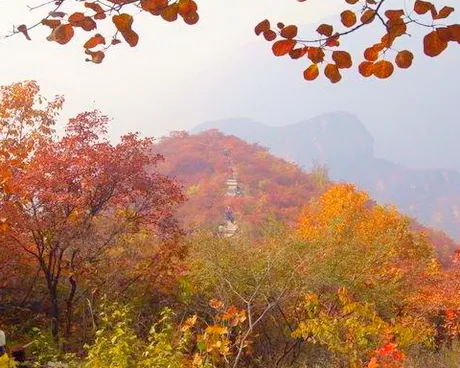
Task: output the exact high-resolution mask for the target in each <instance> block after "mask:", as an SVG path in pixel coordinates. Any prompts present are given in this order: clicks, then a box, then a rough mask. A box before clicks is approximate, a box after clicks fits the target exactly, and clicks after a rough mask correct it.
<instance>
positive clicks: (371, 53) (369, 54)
mask: <svg viewBox="0 0 460 368" xmlns="http://www.w3.org/2000/svg"><path fill="white" fill-rule="evenodd" d="M364 58H365V59H366V60H368V61H375V60H377V59H378V58H379V52H378V51H377V50H376V49H375V48H374V47H373V46H372V47H368V48H367V49H366V50H364Z"/></svg>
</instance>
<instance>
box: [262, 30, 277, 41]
mask: <svg viewBox="0 0 460 368" xmlns="http://www.w3.org/2000/svg"><path fill="white" fill-rule="evenodd" d="M264 38H265V39H266V40H267V41H274V40H275V39H276V33H275V32H274V31H272V30H271V29H269V30H268V31H265V32H264Z"/></svg>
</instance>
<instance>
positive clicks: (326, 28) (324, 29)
mask: <svg viewBox="0 0 460 368" xmlns="http://www.w3.org/2000/svg"><path fill="white" fill-rule="evenodd" d="M316 32H318V33H319V34H320V35H323V36H331V35H332V32H334V29H333V28H332V26H331V25H329V24H321V25H320V26H319V27H318V28H317V29H316Z"/></svg>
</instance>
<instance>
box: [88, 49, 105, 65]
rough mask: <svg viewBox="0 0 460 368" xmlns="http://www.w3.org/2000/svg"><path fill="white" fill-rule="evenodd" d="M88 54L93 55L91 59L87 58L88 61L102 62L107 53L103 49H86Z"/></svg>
mask: <svg viewBox="0 0 460 368" xmlns="http://www.w3.org/2000/svg"><path fill="white" fill-rule="evenodd" d="M85 53H86V54H88V55H91V59H85V60H86V61H91V62H93V63H94V64H100V63H102V60H104V57H105V54H104V53H103V52H102V51H90V50H86V51H85Z"/></svg>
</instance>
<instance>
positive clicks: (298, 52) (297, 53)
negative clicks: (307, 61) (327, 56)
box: [289, 47, 308, 59]
mask: <svg viewBox="0 0 460 368" xmlns="http://www.w3.org/2000/svg"><path fill="white" fill-rule="evenodd" d="M307 52H308V47H301V48H299V49H293V50H291V51H289V56H290V57H291V59H300V58H301V57H303V56H304V55H305V54H306V53H307Z"/></svg>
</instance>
